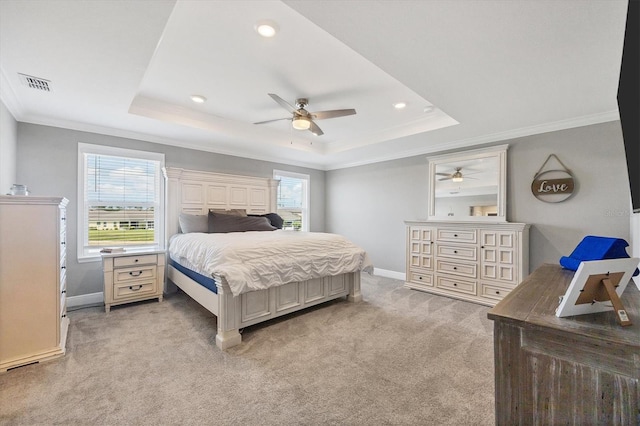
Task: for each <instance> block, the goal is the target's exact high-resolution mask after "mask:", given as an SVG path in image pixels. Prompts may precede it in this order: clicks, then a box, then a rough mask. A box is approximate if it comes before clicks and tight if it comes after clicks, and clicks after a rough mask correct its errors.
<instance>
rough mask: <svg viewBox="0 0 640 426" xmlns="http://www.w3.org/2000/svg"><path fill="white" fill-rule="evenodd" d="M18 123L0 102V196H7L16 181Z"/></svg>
mask: <svg viewBox="0 0 640 426" xmlns="http://www.w3.org/2000/svg"><path fill="white" fill-rule="evenodd" d="M17 129H18V123H17V122H16V120H15V119H14V118H13V115H11V112H10V111H9V110H8V109H7V107H6V106H5V104H4V102H1V101H0V194H7V193H8V192H9V188H11V185H13V184H14V183H20V182H17V181H16V146H17V141H18V135H17V132H18V130H17Z"/></svg>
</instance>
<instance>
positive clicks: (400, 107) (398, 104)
mask: <svg viewBox="0 0 640 426" xmlns="http://www.w3.org/2000/svg"><path fill="white" fill-rule="evenodd" d="M406 106H407V103H406V102H396V103H395V104H393V107H394V108H395V109H402V108H405V107H406Z"/></svg>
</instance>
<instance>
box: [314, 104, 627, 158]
mask: <svg viewBox="0 0 640 426" xmlns="http://www.w3.org/2000/svg"><path fill="white" fill-rule="evenodd" d="M617 120H620V113H619V111H618V110H617V109H616V110H614V111H607V112H603V113H598V114H592V115H586V116H582V117H577V118H572V119H568V120H561V121H554V122H551V123H545V124H540V125H535V126H529V127H522V128H519V129H513V130H507V131H505V132H498V133H491V134H488V135H483V136H477V137H473V138H468V139H461V140H458V141H453V142H442V143H438V144H433V145H431V146H429V147H421V148H418V149H414V150H406V151H399V152H394V153H392V154H389V155H383V156H378V157H376V158H370V159H365V160H359V161H352V162H344V163H335V164H327V165H325V169H324V170H339V169H346V168H350V167H358V166H365V165H368V164H375V163H381V162H383V161H391V160H398V159H401V158H408V157H414V156H417V155H424V154H433V153H436V152H441V151H448V150H452V149H461V148H470V147H473V146H476V145H482V144H487V143H493V142H501V141H505V140H510V139H517V138H522V137H526V136H532V135H538V134H542V133H549V132H556V131H559V130H567V129H573V128H576V127H584V126H591V125H593V124H600V123H607V122H610V121H617Z"/></svg>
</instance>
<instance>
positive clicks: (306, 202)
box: [273, 169, 311, 232]
mask: <svg viewBox="0 0 640 426" xmlns="http://www.w3.org/2000/svg"><path fill="white" fill-rule="evenodd" d="M280 176H282V177H288V178H293V179H300V180H302V181H304V184H303V185H304V187H303V195H302V196H303V207H302V208H301V210H302V227H301V228H300V231H305V232H308V231H309V230H310V228H311V214H310V210H311V209H310V205H311V176H310V175H308V174H304V173H296V172H289V171H285V170H276V169H274V170H273V178H274V179H276V180H278V181H279V180H280V178H279V177H280ZM277 191H278V192H277V194H276V206H275V208H276V213H277V210H286V209H279V207H278V194H279V192H280V185H278V189H277Z"/></svg>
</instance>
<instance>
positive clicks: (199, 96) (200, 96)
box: [191, 95, 207, 104]
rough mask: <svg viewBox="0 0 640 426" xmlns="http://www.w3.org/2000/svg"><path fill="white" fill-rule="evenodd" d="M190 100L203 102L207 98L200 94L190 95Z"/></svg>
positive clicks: (198, 102)
mask: <svg viewBox="0 0 640 426" xmlns="http://www.w3.org/2000/svg"><path fill="white" fill-rule="evenodd" d="M191 100H192V101H193V102H195V103H197V104H203V103H204V102H205V101H206V100H207V98H205V97H204V96H202V95H191Z"/></svg>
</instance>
